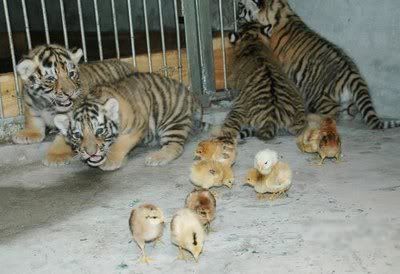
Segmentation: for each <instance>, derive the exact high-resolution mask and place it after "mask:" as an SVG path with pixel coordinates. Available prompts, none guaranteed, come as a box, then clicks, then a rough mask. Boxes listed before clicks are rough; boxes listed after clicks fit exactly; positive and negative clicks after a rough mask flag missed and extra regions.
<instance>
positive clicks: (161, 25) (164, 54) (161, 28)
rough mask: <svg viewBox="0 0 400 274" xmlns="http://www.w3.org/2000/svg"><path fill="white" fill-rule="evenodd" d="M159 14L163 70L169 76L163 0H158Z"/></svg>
mask: <svg viewBox="0 0 400 274" xmlns="http://www.w3.org/2000/svg"><path fill="white" fill-rule="evenodd" d="M158 15H159V16H160V32H161V48H162V57H163V70H164V75H165V76H168V66H167V54H166V49H165V37H164V22H163V12H162V5H161V0H158Z"/></svg>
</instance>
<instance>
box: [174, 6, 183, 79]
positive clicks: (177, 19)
mask: <svg viewBox="0 0 400 274" xmlns="http://www.w3.org/2000/svg"><path fill="white" fill-rule="evenodd" d="M176 1H177V0H174V10H175V27H176V44H177V48H178V74H179V82H180V83H182V53H181V34H180V27H179V15H178V5H177V2H176Z"/></svg>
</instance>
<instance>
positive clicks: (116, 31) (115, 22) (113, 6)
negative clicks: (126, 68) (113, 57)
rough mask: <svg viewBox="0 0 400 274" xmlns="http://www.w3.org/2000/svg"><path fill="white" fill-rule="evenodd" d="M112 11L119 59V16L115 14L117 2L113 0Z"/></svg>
mask: <svg viewBox="0 0 400 274" xmlns="http://www.w3.org/2000/svg"><path fill="white" fill-rule="evenodd" d="M111 11H112V18H113V26H114V39H115V50H116V51H117V58H118V59H119V58H120V57H121V56H120V53H119V40H118V27H117V15H116V14H115V2H114V0H111Z"/></svg>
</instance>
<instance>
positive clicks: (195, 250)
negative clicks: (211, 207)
mask: <svg viewBox="0 0 400 274" xmlns="http://www.w3.org/2000/svg"><path fill="white" fill-rule="evenodd" d="M204 239H205V232H204V229H203V226H202V225H201V222H200V220H199V217H198V215H197V214H196V213H195V212H194V211H193V210H191V209H189V208H183V209H180V210H178V212H176V214H175V215H174V217H172V221H171V241H172V243H173V244H175V245H176V246H178V248H179V256H178V258H179V259H185V256H184V254H183V250H187V251H189V252H190V253H191V254H192V255H193V257H194V259H195V260H196V262H197V261H198V260H199V256H200V254H201V252H202V251H203V245H204Z"/></svg>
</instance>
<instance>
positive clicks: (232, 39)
mask: <svg viewBox="0 0 400 274" xmlns="http://www.w3.org/2000/svg"><path fill="white" fill-rule="evenodd" d="M237 40H239V34H238V33H237V32H230V33H229V42H230V43H231V44H235V43H236V42H237Z"/></svg>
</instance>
